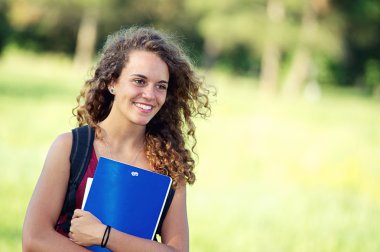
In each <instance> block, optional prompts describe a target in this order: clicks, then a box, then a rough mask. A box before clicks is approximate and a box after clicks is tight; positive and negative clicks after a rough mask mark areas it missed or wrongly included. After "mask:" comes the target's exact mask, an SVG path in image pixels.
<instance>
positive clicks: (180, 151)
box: [73, 27, 211, 187]
mask: <svg viewBox="0 0 380 252" xmlns="http://www.w3.org/2000/svg"><path fill="white" fill-rule="evenodd" d="M133 50H142V51H148V52H153V53H155V54H156V55H158V56H159V57H160V58H161V59H162V60H163V61H164V62H165V63H166V64H167V65H168V68H169V87H168V90H167V97H166V101H165V103H164V105H163V106H162V108H161V110H160V111H159V112H158V113H157V114H156V115H155V116H154V118H153V119H152V120H151V121H150V122H149V123H148V124H147V126H146V133H145V138H146V139H145V140H146V147H145V154H146V156H147V158H148V160H149V162H150V164H151V166H152V167H153V168H154V169H155V170H156V171H157V172H159V173H162V174H166V175H169V176H170V177H171V178H172V179H173V186H174V187H176V186H177V184H178V182H179V181H181V180H184V181H187V182H188V183H189V184H193V183H194V181H195V174H194V172H193V169H194V165H195V162H194V159H193V157H192V154H195V152H194V147H195V145H196V143H197V140H196V137H195V125H194V123H193V120H192V118H193V117H196V116H201V117H202V118H205V117H207V116H209V115H210V112H211V108H210V103H209V98H208V95H209V90H208V89H206V88H205V87H204V86H203V81H202V80H201V79H200V78H199V77H198V76H197V75H196V73H195V72H194V70H193V66H192V64H191V62H190V60H189V59H188V58H187V57H186V55H185V53H184V51H183V50H182V49H181V48H180V47H179V46H178V43H176V42H174V41H173V40H172V38H170V37H168V36H167V35H165V34H163V33H161V32H159V31H157V30H155V29H153V28H147V27H132V28H129V29H122V30H120V31H118V32H116V33H114V34H113V35H110V36H108V38H107V41H106V43H105V45H104V47H103V50H102V53H101V55H100V59H99V61H98V63H97V65H96V66H95V71H94V74H93V77H92V78H90V79H89V80H87V81H86V82H85V84H84V86H83V88H82V90H81V92H80V94H79V95H78V97H77V102H78V105H77V106H76V107H75V108H74V109H73V114H74V115H75V116H76V118H77V121H78V124H79V126H82V125H85V124H88V125H90V126H91V127H94V128H95V130H96V135H97V137H100V134H101V133H100V132H101V130H100V127H99V126H98V123H99V122H101V121H103V120H104V119H105V118H106V117H107V116H108V114H109V113H110V111H111V107H112V103H113V99H114V96H113V95H111V94H110V92H109V90H108V85H109V84H111V82H113V81H116V80H117V79H118V78H119V76H120V74H121V71H122V69H123V68H124V67H125V66H126V64H127V63H128V57H129V54H130V52H131V51H133ZM82 100H83V103H81V101H82Z"/></svg>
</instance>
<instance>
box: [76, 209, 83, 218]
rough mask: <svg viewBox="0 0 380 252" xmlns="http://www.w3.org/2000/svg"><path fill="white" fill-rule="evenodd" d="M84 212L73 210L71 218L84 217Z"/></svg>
mask: <svg viewBox="0 0 380 252" xmlns="http://www.w3.org/2000/svg"><path fill="white" fill-rule="evenodd" d="M84 212H85V211H83V210H81V209H75V211H74V214H73V218H78V217H82V216H83V215H84Z"/></svg>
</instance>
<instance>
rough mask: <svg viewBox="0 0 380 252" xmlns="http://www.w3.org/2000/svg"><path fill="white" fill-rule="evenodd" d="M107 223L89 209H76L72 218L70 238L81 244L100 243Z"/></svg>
mask: <svg viewBox="0 0 380 252" xmlns="http://www.w3.org/2000/svg"><path fill="white" fill-rule="evenodd" d="M105 229H106V225H104V224H103V223H101V221H100V220H99V219H98V218H96V217H95V216H94V215H93V214H91V213H90V212H88V211H84V210H80V209H76V210H75V211H74V215H73V218H72V220H71V227H70V232H69V237H70V240H72V241H73V242H75V243H76V244H78V245H81V246H92V245H100V243H101V242H102V238H103V234H104V231H105Z"/></svg>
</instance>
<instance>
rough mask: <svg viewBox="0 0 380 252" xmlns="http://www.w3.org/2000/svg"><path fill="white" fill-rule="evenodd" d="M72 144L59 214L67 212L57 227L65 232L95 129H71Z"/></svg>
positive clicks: (67, 230) (72, 212) (87, 159)
mask: <svg viewBox="0 0 380 252" xmlns="http://www.w3.org/2000/svg"><path fill="white" fill-rule="evenodd" d="M72 134H73V144H72V147H71V153H70V179H69V184H68V187H67V192H66V197H65V201H64V203H63V207H62V212H61V215H65V214H67V217H66V221H65V222H64V223H62V224H60V225H59V227H60V228H61V229H62V230H63V231H64V232H66V233H68V232H69V230H70V225H71V218H72V217H73V214H74V210H75V194H76V191H77V188H78V186H79V184H80V182H81V181H82V179H83V176H84V174H85V173H86V170H87V167H88V164H89V162H90V158H91V152H92V146H93V143H94V137H95V130H94V129H93V128H91V127H90V126H88V125H86V126H82V127H79V128H75V129H73V130H72Z"/></svg>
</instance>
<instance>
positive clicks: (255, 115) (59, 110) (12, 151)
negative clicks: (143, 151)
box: [0, 52, 380, 252]
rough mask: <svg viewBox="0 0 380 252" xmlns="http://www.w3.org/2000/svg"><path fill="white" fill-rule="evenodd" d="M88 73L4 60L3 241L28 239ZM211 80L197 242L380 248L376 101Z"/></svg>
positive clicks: (32, 58)
mask: <svg viewBox="0 0 380 252" xmlns="http://www.w3.org/2000/svg"><path fill="white" fill-rule="evenodd" d="M83 79H84V76H83V75H81V73H79V74H78V73H76V72H74V71H73V70H72V69H71V66H70V61H69V60H68V59H65V58H64V57H56V56H50V55H33V54H21V53H18V52H9V53H7V54H5V55H4V56H3V58H2V59H1V61H0V114H1V118H2V120H1V123H0V160H1V161H2V163H3V164H2V166H1V168H0V169H1V174H2V176H1V177H0V199H1V203H0V211H1V212H2V213H3V214H2V215H1V216H0V251H20V250H21V229H22V223H23V218H24V215H25V210H26V207H27V204H28V201H29V198H30V196H31V193H32V190H33V187H34V185H35V183H36V181H37V179H38V176H39V173H40V171H41V167H42V165H43V162H44V158H45V155H46V152H47V150H48V148H49V146H50V144H51V142H52V141H53V140H54V138H55V137H56V136H57V135H58V134H59V133H61V132H64V131H69V130H70V129H71V128H72V127H75V120H74V119H73V118H72V116H71V108H72V107H73V106H74V105H75V97H76V94H77V92H78V91H79V88H80V85H81V83H83ZM206 80H207V82H208V83H211V84H214V85H215V86H216V87H217V89H218V97H217V100H216V102H215V103H214V107H213V114H212V117H211V118H210V119H209V120H207V121H203V120H197V126H198V143H199V144H198V147H197V150H198V154H199V162H198V165H197V169H196V174H197V182H196V183H195V185H194V186H191V187H189V188H188V214H189V222H190V229H191V230H190V231H191V250H192V251H260V252H261V251H268V252H271V251H300V252H303V251H318V252H319V251H325V252H329V251H334V252H335V251H344V252H346V251H353V252H354V251H355V252H360V251H363V252H371V251H378V249H379V248H380V241H378V239H377V237H379V236H380V230H379V229H378V227H379V225H380V216H379V214H378V213H379V210H380V184H379V183H378V182H377V181H379V179H380V169H379V166H378V157H379V156H380V130H379V127H378V125H380V117H379V116H378V114H379V104H378V103H377V102H376V101H374V100H371V99H370V98H365V97H362V96H358V95H355V94H354V93H347V92H344V93H345V94H344V95H340V93H339V90H335V91H334V92H331V91H329V92H326V93H323V96H322V99H321V100H320V101H319V102H316V103H309V102H307V101H305V100H303V99H299V100H285V99H281V98H279V97H277V98H263V97H262V96H260V95H258V93H257V91H256V89H255V85H254V84H255V82H254V81H253V80H250V79H247V78H240V77H236V76H225V75H223V74H221V73H210V74H208V75H207V76H206Z"/></svg>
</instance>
